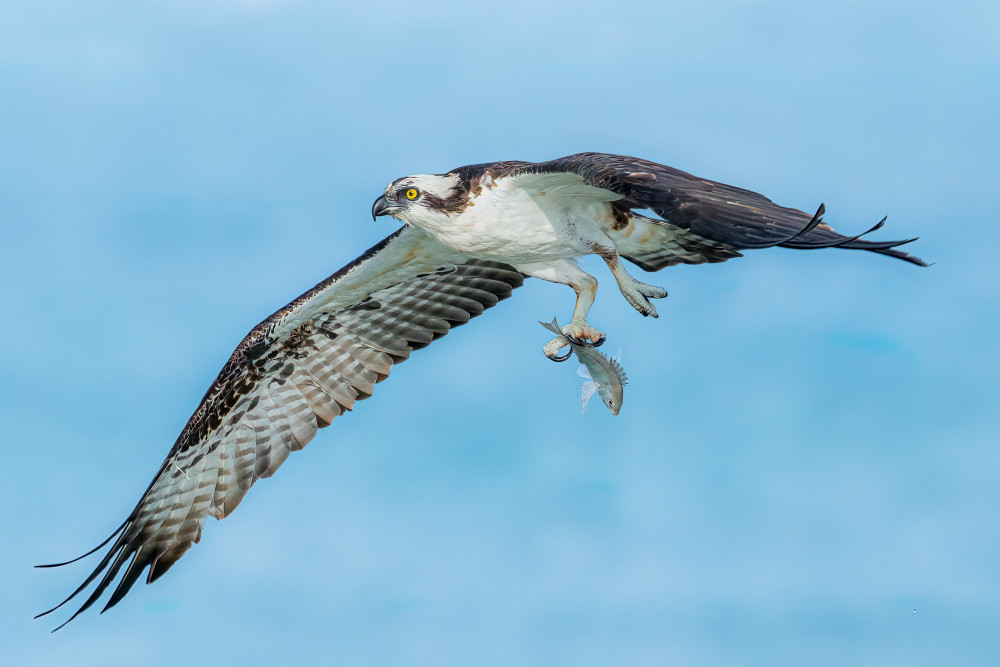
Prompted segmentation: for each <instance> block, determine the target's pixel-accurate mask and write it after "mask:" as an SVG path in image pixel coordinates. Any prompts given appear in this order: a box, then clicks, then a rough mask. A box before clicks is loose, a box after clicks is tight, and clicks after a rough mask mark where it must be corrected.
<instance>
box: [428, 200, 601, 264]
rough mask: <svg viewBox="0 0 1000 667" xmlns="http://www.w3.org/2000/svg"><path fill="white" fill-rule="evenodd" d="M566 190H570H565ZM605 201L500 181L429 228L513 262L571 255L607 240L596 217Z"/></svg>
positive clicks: (473, 251)
mask: <svg viewBox="0 0 1000 667" xmlns="http://www.w3.org/2000/svg"><path fill="white" fill-rule="evenodd" d="M567 194H568V193H567ZM609 212H610V208H609V207H608V204H607V202H606V201H599V200H596V201H595V200H593V199H590V198H579V197H567V196H560V194H559V193H557V192H553V193H551V196H550V194H549V193H547V192H544V191H541V192H537V191H536V192H531V191H529V190H526V189H523V188H521V187H516V186H513V185H510V180H505V181H501V182H499V183H497V184H495V185H494V187H493V188H483V189H482V192H481V193H480V195H479V196H478V197H476V198H475V199H474V200H473V204H472V205H471V206H469V207H468V208H466V209H465V211H463V212H462V213H461V214H460V215H458V216H455V217H454V218H450V219H449V220H447V221H441V222H440V223H439V224H436V225H434V226H433V228H427V227H425V231H427V232H428V233H429V234H430V235H432V236H434V237H435V238H436V239H437V240H438V241H439V242H441V243H442V244H444V245H446V246H449V247H451V248H454V249H455V250H459V251H461V252H464V253H468V254H470V255H472V256H475V257H482V258H485V259H495V260H498V261H503V262H507V263H512V264H518V263H526V262H539V261H546V260H555V259H569V258H575V257H580V256H582V255H587V254H590V253H592V252H594V242H595V241H599V240H601V239H603V242H604V243H607V242H608V241H609V240H608V238H607V236H606V235H605V234H604V232H603V231H602V230H601V228H600V225H599V224H598V223H597V220H600V219H603V218H604V217H606V216H607V215H608V214H609Z"/></svg>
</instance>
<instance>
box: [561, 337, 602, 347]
mask: <svg viewBox="0 0 1000 667" xmlns="http://www.w3.org/2000/svg"><path fill="white" fill-rule="evenodd" d="M563 337H564V338H565V339H566V340H568V341H569V342H571V343H573V345H579V346H581V347H600V346H602V345H604V341H606V340H607V339H608V337H607V336H605V335H604V334H601V337H600V338H598V339H597V342H596V343H595V342H591V340H590V339H589V338H585V339H583V340H580V339H579V338H577V337H576V336H571V335H569V334H563Z"/></svg>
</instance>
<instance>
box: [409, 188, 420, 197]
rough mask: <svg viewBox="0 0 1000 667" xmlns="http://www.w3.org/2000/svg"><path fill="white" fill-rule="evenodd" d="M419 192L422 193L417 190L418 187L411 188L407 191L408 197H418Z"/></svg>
mask: <svg viewBox="0 0 1000 667" xmlns="http://www.w3.org/2000/svg"><path fill="white" fill-rule="evenodd" d="M419 194H420V193H419V192H417V189H416V188H410V189H409V190H407V191H406V198H407V199H416V198H417V195H419Z"/></svg>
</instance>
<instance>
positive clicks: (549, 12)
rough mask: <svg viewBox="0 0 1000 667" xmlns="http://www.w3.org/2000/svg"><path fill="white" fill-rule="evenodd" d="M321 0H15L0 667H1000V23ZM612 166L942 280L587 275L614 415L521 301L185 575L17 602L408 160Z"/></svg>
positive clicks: (553, 304) (852, 255)
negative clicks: (695, 188) (637, 305)
mask: <svg viewBox="0 0 1000 667" xmlns="http://www.w3.org/2000/svg"><path fill="white" fill-rule="evenodd" d="M334 4H337V3H328V2H318V1H317V2H306V1H302V2H291V1H289V2H279V1H276V0H275V1H268V0H256V1H249V0H247V1H242V2H237V1H236V0H229V1H216V2H211V3H207V2H203V1H198V2H194V1H184V2H176V1H173V2H144V3H133V2H107V1H99V0H95V1H92V2H87V3H65V2H52V1H48V0H32V1H31V2H10V1H5V2H2V3H0V136H2V140H0V225H2V238H0V281H2V291H0V307H2V309H3V313H4V315H3V326H2V328H0V329H2V333H0V336H2V346H0V355H2V357H0V366H2V370H0V376H2V384H0V405H2V408H0V409H2V411H3V414H2V418H3V422H4V424H5V431H6V437H5V438H4V450H3V451H4V463H3V466H2V472H0V475H2V484H0V501H2V503H3V506H4V508H5V509H6V511H5V519H4V532H5V538H4V548H3V549H2V552H0V572H2V573H3V574H2V577H3V580H2V588H3V591H4V594H3V598H4V601H3V603H2V605H0V651H2V652H3V654H5V658H4V659H3V662H4V663H5V664H11V665H27V664H86V665H90V664H101V665H118V664H130V665H135V664H142V665H176V664H178V663H182V664H185V663H186V664H243V665H258V664H276V663H277V662H279V661H280V662H282V663H284V662H287V661H291V660H295V661H300V662H301V661H305V662H308V663H330V664H342V665H372V664H385V665H418V664H428V665H552V664H565V665H662V664H699V665H732V664H789V665H799V664H811V665H821V664H828V665H843V664H854V665H885V664H909V665H916V664H946V663H947V664H964V665H973V664H984V665H985V664H998V662H1000V609H998V602H997V601H998V597H1000V583H998V574H1000V561H998V553H997V551H998V547H1000V528H998V523H1000V522H998V519H997V511H998V500H1000V498H998V495H1000V493H998V483H997V480H998V478H1000V448H998V446H997V445H998V442H997V440H998V433H1000V429H998V426H1000V424H998V421H1000V418H998V412H1000V411H998V406H997V399H998V396H1000V385H998V380H997V377H998V372H1000V360H998V355H997V352H996V342H997V340H998V334H1000V331H998V329H1000V326H998V324H1000V319H998V313H1000V296H998V290H997V285H998V279H1000V271H998V269H997V266H996V261H995V256H996V246H997V244H998V243H1000V231H998V224H997V223H998V219H997V178H998V175H1000V169H998V166H1000V160H998V148H1000V141H998V131H997V128H996V117H997V109H998V102H1000V40H998V39H997V35H998V34H1000V6H998V5H997V4H996V3H993V2H981V3H974V2H968V3H962V2H957V3H951V4H950V6H948V7H947V8H945V7H944V6H942V5H941V4H940V3H927V2H883V1H871V0H866V1H864V2H845V3H824V4H823V5H818V4H817V5H815V6H810V5H809V4H807V3H800V2H778V1H773V2H749V1H748V2H742V1H733V2H706V3H690V2H686V3H661V2H651V3H638V2H616V3H603V2H602V3H594V4H589V3H581V2H573V3H566V4H547V3H543V2H499V3H497V2H491V3H473V2H449V3H435V4H434V5H433V6H421V5H418V4H415V3H410V2H367V3H356V4H352V5H339V4H338V6H336V7H334V6H333V5H334ZM583 150H595V151H607V152H617V153H626V154H633V155H639V156H642V157H646V158H649V159H653V160H656V161H659V162H663V163H666V164H670V165H673V166H676V167H679V168H682V169H685V170H687V171H691V172H693V173H695V174H698V175H700V176H704V177H707V178H712V179H715V180H721V181H724V182H728V183H732V184H734V185H739V186H742V187H747V188H751V189H755V190H758V191H760V192H763V193H764V194H766V195H768V196H769V197H771V198H772V199H774V200H776V201H778V202H780V203H782V204H785V205H790V206H795V207H798V208H803V209H805V210H808V211H812V210H814V209H815V208H816V206H817V205H818V204H819V203H820V202H825V203H826V206H827V211H828V214H827V220H828V221H830V222H831V223H833V224H835V225H836V226H837V227H838V229H839V230H840V231H842V232H844V233H849V232H859V231H861V230H863V229H865V228H867V227H868V226H870V225H871V224H872V223H874V222H875V221H876V220H878V219H879V218H881V217H882V216H883V215H887V214H888V215H889V222H888V224H887V227H886V229H885V230H883V231H882V232H880V233H879V234H880V237H881V238H904V237H910V236H918V235H919V236H920V237H921V240H920V241H918V242H917V243H915V244H913V245H912V246H910V247H911V248H912V251H913V252H915V253H917V254H919V255H921V256H923V257H924V258H926V259H927V260H929V261H934V262H936V265H935V266H933V267H932V268H930V269H920V268H917V267H914V266H912V265H909V264H906V263H903V262H898V261H894V260H889V259H886V258H883V257H879V256H875V255H870V254H862V253H857V252H847V251H834V250H826V251H815V252H801V251H794V250H781V249H776V250H766V251H752V252H749V253H747V256H746V257H745V258H744V259H740V260H736V261H731V262H728V263H726V264H721V265H706V266H698V267H678V268H674V269H670V270H668V271H664V272H661V273H659V274H656V275H655V276H651V277H649V278H648V279H649V280H650V281H651V282H655V283H658V284H661V285H664V286H665V287H667V288H668V289H669V291H670V297H669V298H668V299H667V300H665V301H663V302H660V303H659V304H658V308H659V311H660V314H661V317H660V318H659V319H658V320H652V319H643V318H641V317H639V316H638V315H637V314H636V313H635V312H634V311H633V310H632V309H631V308H630V307H629V306H628V305H627V304H626V303H625V301H624V300H623V299H622V298H621V296H620V295H619V294H618V292H617V290H616V289H615V287H614V285H613V281H611V280H610V275H609V274H608V273H607V270H606V269H605V268H604V267H603V266H600V265H599V264H600V263H598V264H594V263H593V262H588V264H587V266H590V267H592V268H594V270H595V272H596V274H597V276H598V278H599V279H600V280H601V281H602V289H601V291H600V293H599V295H598V302H597V305H596V307H595V308H594V310H593V312H592V318H591V319H592V321H593V322H594V323H595V324H596V325H598V326H601V327H603V328H605V329H606V330H608V332H609V334H610V342H609V346H610V347H612V348H614V349H617V347H619V346H621V347H623V348H624V364H625V367H626V369H627V370H628V371H629V374H630V376H631V378H632V383H631V384H630V385H629V387H628V389H627V391H626V395H625V404H624V408H623V410H622V413H621V415H620V416H619V417H617V418H614V417H612V416H611V415H610V414H609V413H608V412H607V411H606V410H604V408H603V407H602V406H601V405H600V404H596V403H595V404H593V405H592V406H591V408H590V409H589V410H588V411H587V413H586V414H584V415H583V416H580V414H579V382H580V381H579V378H577V377H576V375H575V374H574V373H573V368H571V364H566V365H563V366H556V365H554V364H551V363H548V362H547V361H545V360H544V359H543V357H542V356H541V353H540V347H541V345H542V344H543V343H544V342H545V341H546V340H547V337H546V332H545V331H543V330H542V329H541V327H539V326H538V325H537V324H536V321H537V320H540V319H544V320H549V319H551V318H552V316H553V315H559V316H560V318H561V319H568V315H569V313H570V310H571V307H572V293H571V292H570V291H569V290H568V289H566V288H565V287H561V286H555V285H550V284H544V283H541V282H538V281H531V282H530V283H529V284H528V285H527V286H526V287H525V288H524V289H523V290H520V291H519V292H517V293H516V296H515V298H513V299H511V300H509V301H507V302H504V303H503V304H501V305H500V306H499V307H497V308H496V309H495V310H493V311H490V312H489V313H488V314H487V315H486V316H484V317H483V318H481V319H478V320H476V321H474V322H473V323H471V324H469V325H468V326H466V327H463V328H461V329H459V330H457V331H455V332H454V333H453V334H452V335H450V336H449V337H448V338H447V339H445V340H444V341H441V342H440V343H439V344H436V345H434V346H432V347H431V348H429V349H428V350H425V351H423V352H421V353H419V354H416V355H415V356H414V358H413V359H412V360H411V361H409V362H407V363H406V364H404V365H402V366H400V367H398V368H396V369H395V370H394V371H393V374H392V378H391V381H388V382H385V383H384V384H382V385H380V386H379V390H378V391H377V392H376V395H375V397H374V398H373V399H372V400H370V401H367V402H365V403H362V404H360V405H359V406H358V409H357V410H356V412H355V413H354V414H351V415H349V416H346V417H342V418H340V419H337V420H336V422H335V423H334V424H333V426H332V427H331V428H329V429H327V430H325V431H321V432H320V434H319V435H318V437H317V438H316V439H315V440H314V441H313V442H312V444H310V446H309V447H308V448H307V449H306V451H305V452H302V453H301V454H296V455H295V456H293V457H292V458H291V459H289V461H288V462H287V463H286V464H285V466H284V467H283V468H282V470H281V471H280V472H279V473H278V474H277V475H276V476H275V477H274V478H273V479H272V480H267V481H264V482H262V483H260V484H258V485H257V486H255V487H254V489H253V491H252V492H251V493H250V494H249V495H248V496H247V498H246V500H245V502H244V503H243V505H242V507H241V508H240V509H239V511H237V512H236V513H235V514H234V515H233V516H232V517H230V518H229V519H227V520H226V521H224V522H222V523H218V522H215V521H213V520H209V521H208V523H207V524H206V528H205V534H204V539H203V540H202V543H201V544H200V545H198V546H196V547H195V548H193V549H192V550H191V551H190V552H189V553H188V555H187V556H185V558H184V559H183V560H182V561H181V562H180V563H179V564H178V565H177V566H176V567H175V568H174V569H173V570H172V571H171V572H170V573H169V575H168V576H166V577H165V578H164V579H162V580H160V581H159V582H157V584H156V585H155V586H149V587H146V586H142V585H140V586H137V587H136V589H134V590H133V592H132V593H131V594H130V595H129V596H128V597H127V598H126V599H125V601H123V603H122V604H120V605H119V606H118V607H116V608H115V609H114V610H112V611H111V612H109V613H108V614H105V615H104V616H99V615H98V614H96V613H94V612H91V613H88V614H85V615H83V616H81V617H80V618H78V619H77V620H76V621H74V622H73V623H72V624H70V625H69V626H67V627H66V628H65V629H64V630H62V631H60V632H59V633H56V634H55V635H49V634H48V631H49V630H50V629H51V628H52V627H53V626H54V625H56V624H57V623H58V622H61V620H63V619H64V618H65V617H66V616H65V615H63V614H61V613H59V614H56V615H53V616H54V617H46V618H45V619H44V620H41V621H32V620H31V616H32V614H34V613H37V612H38V611H41V610H43V609H46V608H48V607H49V606H51V605H52V604H54V603H56V602H58V601H59V600H61V599H62V598H63V597H64V596H65V595H66V594H67V593H68V592H69V591H71V590H72V589H73V588H75V587H76V585H77V584H78V583H79V582H80V581H82V579H83V577H84V576H85V575H86V573H88V572H89V566H90V565H92V564H93V562H94V560H93V559H91V560H89V561H88V562H87V563H81V564H76V565H74V566H69V567H66V568H62V569H60V570H55V571H53V570H48V571H38V570H32V569H31V565H33V564H35V563H39V562H51V561H53V560H60V559H65V558H70V557H73V556H76V555H78V554H79V553H82V552H83V551H85V550H86V549H88V548H90V547H92V546H93V545H94V544H96V543H97V542H99V541H100V540H101V539H102V538H103V537H104V536H105V535H106V534H107V533H109V532H110V531H111V530H112V529H113V528H114V527H115V526H117V525H118V523H119V522H120V521H121V520H122V519H123V518H124V516H125V515H126V514H127V512H128V511H129V510H130V509H131V507H132V505H133V503H134V502H135V500H136V499H137V498H138V496H139V494H140V493H141V492H142V490H143V489H144V488H145V487H146V484H147V483H148V481H149V479H150V477H151V476H152V474H153V473H154V472H155V471H156V469H157V467H158V466H159V464H160V461H161V460H162V457H163V456H164V455H165V454H166V452H167V450H168V449H169V447H170V445H171V443H172V442H173V440H174V438H175V437H176V435H177V433H178V432H179V431H180V429H181V428H182V427H183V425H184V422H185V421H186V419H187V417H188V416H189V415H190V413H191V412H192V411H193V410H194V408H195V406H196V404H197V401H198V400H199V398H200V397H201V395H202V393H203V392H204V390H205V388H206V387H207V386H208V384H209V383H210V382H211V380H212V379H213V377H214V376H215V374H216V373H217V372H218V370H219V368H220V367H221V365H222V364H223V362H224V361H225V360H226V358H227V357H228V355H229V353H230V351H231V350H232V348H233V347H234V346H235V345H236V344H237V343H238V342H239V340H240V339H241V338H242V336H243V335H244V334H245V333H246V332H247V331H248V330H249V329H250V328H251V327H252V326H253V325H254V324H256V323H257V322H258V321H259V320H261V319H263V318H264V317H265V316H267V315H268V314H269V313H270V312H272V311H273V310H275V309H277V308H278V307H280V306H281V305H283V304H284V303H286V302H287V301H289V300H290V299H291V298H293V297H294V296H295V295H297V294H298V293H300V292H302V291H304V290H305V289H307V288H308V287H310V286H312V285H313V284H314V283H315V282H317V281H318V280H320V279H321V278H323V277H325V276H326V275H328V274H330V273H332V272H334V271H335V270H336V269H337V268H339V267H340V266H342V265H343V264H345V263H346V262H348V261H349V260H351V259H353V258H354V257H355V256H357V255H358V254H360V253H361V252H362V251H363V250H364V249H365V248H367V247H368V246H370V245H372V244H373V243H375V242H376V241H377V240H379V239H381V238H382V237H384V236H385V235H386V234H388V233H389V232H390V231H391V230H392V229H393V228H394V224H393V223H392V222H391V221H389V220H386V219H380V220H379V221H378V222H377V223H373V222H372V221H371V219H370V217H369V207H370V206H371V202H372V200H373V199H374V198H375V197H376V196H377V195H378V194H379V193H380V192H381V190H382V188H383V187H384V186H385V184H386V183H387V182H388V181H390V180H391V179H393V178H395V177H398V176H401V175H405V174H408V173H413V172H430V173H435V172H444V171H447V170H448V169H450V168H452V167H456V166H459V165H463V164H468V163H474V162H483V161H491V160H501V159H521V160H545V159H551V158H554V157H558V156H561V155H565V154H569V153H574V152H578V151H583ZM636 273H637V275H641V272H639V271H636ZM60 611H62V610H60Z"/></svg>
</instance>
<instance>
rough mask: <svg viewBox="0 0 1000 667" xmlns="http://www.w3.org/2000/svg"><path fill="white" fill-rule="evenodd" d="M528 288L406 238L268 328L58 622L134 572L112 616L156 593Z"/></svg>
mask: <svg viewBox="0 0 1000 667" xmlns="http://www.w3.org/2000/svg"><path fill="white" fill-rule="evenodd" d="M523 279H524V277H523V276H522V275H521V274H520V273H518V272H517V271H515V270H514V269H513V268H512V267H510V266H506V265H502V264H496V263H491V262H483V261H476V260H470V259H469V258H468V257H466V256H465V255H462V254H461V253H456V252H454V251H451V250H448V249H445V248H444V247H442V246H440V245H439V244H437V243H436V242H434V241H432V240H431V239H430V238H429V237H427V236H426V235H425V234H424V233H423V232H420V231H419V230H416V229H414V228H411V227H404V228H402V229H401V230H399V231H397V232H396V233H395V234H392V235H391V236H389V237H388V238H386V239H385V240H383V241H382V242H381V243H379V244H378V245H376V246H374V247H373V248H371V249H370V250H369V251H368V252H367V253H365V254H364V255H362V256H361V257H359V258H358V259H357V260H355V261H354V262H352V263H351V264H349V265H348V266H346V267H344V268H343V269H341V270H340V271H338V272H337V273H336V274H334V275H333V276H331V277H330V278H328V279H326V280H325V281H323V282H321V283H320V284H319V285H317V286H316V287H314V288H313V289H311V290H309V291H308V292H306V293H305V294H303V295H302V296H300V297H299V298H298V299H296V300H295V301H293V302H292V303H290V304H289V305H287V306H286V307H285V308H282V309H281V310H279V311H278V312H276V313H275V314H273V315H271V316H270V317H269V318H267V319H266V320H264V321H263V322H261V323H260V324H259V325H257V326H256V327H255V328H254V329H253V331H251V332H250V333H249V335H247V337H246V338H245V339H244V340H243V342H241V343H240V345H239V346H238V347H237V348H236V351H235V352H233V355H232V356H231V357H230V359H229V361H228V362H227V363H226V365H225V366H224V367H223V369H222V372H221V373H219V377H218V378H217V379H216V380H215V382H214V383H213V384H212V386H211V387H210V388H209V390H208V392H207V393H206V394H205V397H204V398H203V399H202V401H201V404H200V405H199V406H198V409H197V410H196V411H195V413H194V415H193V416H192V417H191V419H190V420H189V421H188V423H187V425H186V426H185V427H184V430H183V431H182V432H181V434H180V436H179V437H178V438H177V441H176V442H175V443H174V446H173V448H171V450H170V453H169V454H168V455H167V458H166V460H165V461H164V462H163V465H161V466H160V470H159V472H157V474H156V476H155V477H154V478H153V481H152V483H151V484H150V485H149V487H148V488H147V489H146V492H145V493H144V494H143V495H142V498H141V500H140V501H139V503H138V504H137V505H136V507H135V509H134V510H132V513H131V514H130V515H129V516H128V518H127V519H126V520H125V522H124V523H123V524H122V525H121V526H119V528H118V530H116V531H115V532H114V533H113V534H112V535H111V536H110V537H109V538H108V539H107V540H105V541H104V543H102V544H101V545H99V546H98V547H97V548H96V549H94V550H93V551H91V552H89V553H93V552H94V551H97V550H99V549H101V548H102V547H104V546H105V545H106V544H108V543H109V542H111V547H110V548H109V549H108V550H107V552H106V553H105V554H104V557H103V558H102V559H101V561H100V563H98V565H97V567H96V568H95V569H94V571H93V572H92V573H91V574H90V576H89V577H87V579H86V581H84V582H83V584H82V585H81V586H80V587H79V588H77V590H76V591H74V592H73V594H72V595H70V596H69V598H67V599H66V600H64V601H63V602H62V603H61V604H60V605H58V606H57V607H55V608H54V609H50V610H49V611H47V612H45V614H48V613H49V612H51V611H54V610H55V609H58V608H59V607H61V606H62V605H63V604H65V603H66V602H68V601H69V600H71V599H73V598H74V597H75V596H77V595H78V594H79V593H81V592H82V591H83V590H85V589H86V588H87V587H88V586H90V584H91V583H93V582H94V581H97V586H96V587H95V589H94V591H93V592H92V593H91V595H90V596H89V597H88V598H87V600H86V601H85V602H84V603H83V605H82V606H81V607H80V609H79V610H78V611H77V612H76V613H75V614H73V616H72V617H71V618H70V619H69V620H72V619H73V618H75V617H76V616H77V615H79V614H80V613H81V612H83V611H84V610H85V609H87V608H88V607H90V606H91V605H93V604H94V602H96V601H97V599H98V598H99V597H100V596H101V594H102V593H103V592H104V591H105V590H106V589H107V588H108V587H109V586H110V585H111V584H112V583H113V582H114V580H115V578H116V577H117V575H118V574H119V573H120V572H121V571H122V569H123V568H124V574H122V577H121V579H120V580H119V582H118V584H117V586H116V587H115V588H114V591H113V592H112V594H111V597H110V599H109V600H108V602H107V605H106V606H105V607H104V609H105V610H106V609H108V608H110V607H112V606H114V605H115V604H117V603H118V602H119V601H120V600H121V599H122V598H123V597H124V596H125V594H126V593H128V591H129V589H130V588H131V587H132V586H133V584H135V582H136V581H137V580H138V578H139V577H140V576H141V575H142V573H143V571H144V570H146V569H147V568H148V569H149V574H148V575H147V578H146V581H147V583H151V582H153V581H155V580H156V579H158V578H159V577H161V576H163V574H164V573H165V572H166V571H167V570H169V569H170V567H171V566H172V565H173V564H174V563H175V562H177V560H178V559H179V558H180V557H181V556H183V555H184V553H185V552H186V551H187V550H188V549H189V548H190V547H191V545H192V544H194V543H195V542H198V541H199V539H200V538H201V529H202V526H203V525H204V523H205V518H206V517H207V516H214V517H215V518H216V519H222V518H225V517H226V516H228V515H229V513H230V512H232V511H233V510H234V509H236V507H237V505H239V503H240V501H241V500H242V499H243V496H244V495H246V492H247V491H248V490H249V489H250V487H251V486H252V485H253V483H254V482H256V481H257V480H258V479H261V478H263V477H270V476H271V475H272V474H274V472H275V471H276V470H277V469H278V467H279V466H280V465H281V464H282V462H284V460H285V459H286V458H287V457H288V455H289V454H290V453H291V452H293V451H296V450H299V449H302V448H303V447H304V446H305V445H306V444H307V443H308V442H309V441H310V440H311V439H312V438H313V436H314V435H315V434H316V430H317V429H319V428H322V427H324V426H328V425H329V424H330V422H331V421H333V419H334V418H335V417H337V416H338V415H340V414H342V413H344V412H345V411H348V410H351V409H353V407H354V404H355V403H356V402H357V401H359V400H362V399H365V398H368V397H369V396H371V394H372V392H373V391H374V387H375V384H376V383H378V382H380V381H382V380H384V379H385V378H386V377H387V376H388V375H389V370H390V369H391V367H392V365H393V364H396V363H399V362H400V361H403V360H404V359H406V358H407V357H408V356H409V355H410V352H412V351H413V350H416V349H419V348H422V347H424V346H426V345H428V344H429V343H431V342H432V341H434V340H436V339H438V338H440V337H441V336H444V335H445V334H446V333H448V331H450V330H451V329H452V328H453V327H456V326H458V325H460V324H464V323H465V322H468V321H469V319H470V318H472V317H475V316H476V315H479V314H480V313H482V312H483V311H484V310H485V309H487V308H490V307H491V306H493V305H495V304H496V303H497V302H498V301H500V300H502V299H505V298H507V297H508V296H510V294H511V291H512V290H513V289H514V288H516V287H518V286H520V285H521V284H522V282H523ZM112 540H113V541H112ZM85 555H89V554H85ZM80 558H83V556H81V557H80ZM76 560H79V559H76ZM69 562H73V561H69ZM64 564H65V563H60V564H59V565H64ZM43 567H53V566H43ZM41 615H44V614H40V616H41ZM66 622H67V623H68V622H69V621H66ZM63 625H65V623H64V624H63ZM59 627H62V626H59ZM57 629H58V628H57Z"/></svg>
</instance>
